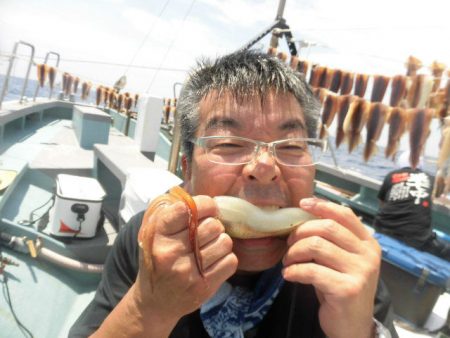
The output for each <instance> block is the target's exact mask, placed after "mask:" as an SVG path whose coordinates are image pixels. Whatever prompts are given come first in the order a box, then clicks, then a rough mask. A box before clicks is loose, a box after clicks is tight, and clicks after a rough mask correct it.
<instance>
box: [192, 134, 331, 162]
mask: <svg viewBox="0 0 450 338" xmlns="http://www.w3.org/2000/svg"><path fill="white" fill-rule="evenodd" d="M220 138H233V139H236V140H243V141H250V142H252V143H254V144H255V150H254V151H253V153H252V154H253V156H252V158H251V159H250V160H249V161H246V162H239V163H230V162H216V161H212V160H211V159H210V158H209V157H208V151H207V150H206V149H205V143H204V142H205V141H206V140H212V139H220ZM292 140H295V141H306V142H319V143H320V144H321V145H322V147H321V148H322V153H324V152H325V151H326V150H327V149H328V142H327V140H322V139H319V138H309V137H293V138H287V139H282V140H275V141H272V142H264V141H258V140H253V139H250V138H246V137H241V136H234V135H231V136H229V135H213V136H199V137H197V138H193V139H191V140H189V142H191V143H192V144H194V145H197V146H199V147H202V148H203V149H204V150H205V154H206V158H207V159H208V161H210V162H212V163H216V164H223V165H230V166H233V165H234V166H236V165H244V164H248V163H251V162H252V161H254V160H255V159H256V158H257V155H258V154H259V151H260V150H261V148H262V147H266V148H267V151H268V152H269V153H270V154H271V155H272V157H273V158H274V159H275V161H276V162H277V163H278V164H280V165H283V166H286V167H298V168H301V167H311V166H314V165H315V164H316V163H317V162H316V161H313V162H312V163H311V164H305V165H298V164H285V163H282V162H280V160H279V159H278V156H277V155H276V152H275V145H276V144H277V143H282V142H285V141H292Z"/></svg>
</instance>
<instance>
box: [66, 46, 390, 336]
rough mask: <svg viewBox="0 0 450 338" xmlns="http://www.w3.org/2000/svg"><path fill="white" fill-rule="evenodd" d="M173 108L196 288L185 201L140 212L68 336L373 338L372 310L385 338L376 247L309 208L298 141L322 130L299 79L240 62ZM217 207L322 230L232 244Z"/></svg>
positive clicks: (332, 211) (319, 207)
mask: <svg viewBox="0 0 450 338" xmlns="http://www.w3.org/2000/svg"><path fill="white" fill-rule="evenodd" d="M177 108H178V114H179V115H180V119H181V125H182V139H183V147H184V156H183V158H182V169H183V175H184V181H185V185H184V188H185V189H186V190H187V191H188V192H189V193H190V194H191V195H192V196H193V199H194V201H195V204H196V206H197V209H198V217H199V227H198V238H199V245H200V254H201V256H202V259H203V267H204V277H202V276H201V275H200V273H199V271H198V270H197V268H196V264H195V259H194V255H193V252H192V249H191V246H190V243H189V240H188V230H187V223H188V220H189V211H188V208H187V207H186V206H185V204H184V203H182V202H178V203H174V204H172V205H170V206H167V207H164V208H160V209H158V210H157V212H155V213H154V214H153V215H152V216H150V217H149V218H148V219H143V215H142V214H140V215H138V216H136V217H135V218H134V219H133V220H131V221H130V224H129V225H128V226H127V227H125V228H124V229H123V230H122V231H121V233H120V235H119V237H118V238H117V240H116V243H115V245H114V248H113V250H112V252H111V255H110V256H109V258H108V260H107V262H106V265H105V272H104V274H103V278H102V281H101V283H100V285H99V288H98V290H97V293H96V296H95V299H94V300H93V302H92V303H91V304H90V305H89V307H88V308H87V309H86V310H85V312H84V313H83V314H82V315H81V316H80V318H79V319H78V321H77V323H75V325H74V327H72V330H71V334H70V336H73V337H75V336H86V335H88V334H90V333H91V332H94V331H95V330H97V331H96V333H95V336H99V337H109V336H111V337H112V336H114V337H120V336H128V337H167V336H170V337H196V338H197V337H209V336H212V337H325V336H328V337H336V338H337V337H343V338H344V337H345V338H351V337H352V338H353V337H355V338H356V337H360V338H366V337H375V336H376V334H377V332H378V331H380V330H379V329H380V326H379V325H376V324H379V323H377V322H375V323H374V320H373V316H374V312H376V315H377V317H378V319H379V320H380V321H382V322H384V323H385V325H387V326H392V322H391V321H390V316H389V315H390V312H389V311H390V308H389V304H386V303H383V302H377V304H376V306H375V307H376V311H374V297H375V293H376V290H377V284H378V275H379V265H380V257H381V252H380V247H379V245H378V244H377V242H376V241H375V240H374V239H373V238H372V236H371V235H370V234H369V233H368V232H367V231H366V229H365V228H364V226H363V225H362V224H361V223H360V221H359V219H358V218H357V217H356V216H355V215H354V214H353V212H352V211H351V210H350V209H348V208H346V207H343V206H339V205H336V204H333V203H330V202H326V201H321V200H318V199H315V198H311V196H312V194H313V180H314V175H315V169H314V163H315V159H314V158H312V155H314V154H313V152H312V149H315V150H316V151H317V147H316V145H318V144H319V143H320V141H312V142H309V141H306V140H305V138H308V137H310V138H313V137H314V136H315V131H316V124H317V118H318V106H317V101H316V100H315V99H314V97H313V95H312V92H311V90H310V89H309V87H308V85H307V84H306V82H305V80H304V79H303V78H301V77H299V75H298V74H297V73H295V72H294V71H292V70H291V69H289V68H288V67H287V66H286V65H284V64H282V63H281V62H280V61H279V60H277V59H276V58H273V57H270V56H268V55H265V54H261V53H257V52H250V51H241V52H238V53H234V54H231V55H228V56H225V57H222V58H219V59H218V60H216V61H215V62H214V63H211V62H207V61H205V62H204V63H203V64H201V65H199V67H198V69H197V70H196V71H195V72H193V73H192V74H191V76H190V77H189V79H188V80H187V82H186V84H185V85H184V87H183V90H182V93H181V95H180V99H179V101H178V107H177ZM279 140H286V141H281V142H279ZM274 141H276V142H275V143H272V142H274ZM307 144H309V145H310V147H308V148H307V147H306V145H307ZM218 195H230V196H236V197H239V198H242V199H245V200H247V201H249V202H251V203H253V204H255V205H257V206H260V207H265V208H270V209H274V208H284V207H301V208H302V209H304V210H306V211H308V212H310V213H311V214H313V215H315V216H316V217H317V218H318V219H317V220H313V221H309V222H306V223H305V224H303V225H302V226H300V227H299V228H298V229H296V230H295V231H294V232H292V233H291V234H290V235H289V237H288V238H286V237H284V238H280V237H266V238H262V239H247V240H244V239H235V238H231V237H230V236H229V235H227V234H226V233H225V232H224V226H223V224H222V223H221V222H220V221H219V220H218V219H217V216H218V211H217V206H216V204H215V202H214V200H213V199H212V198H211V197H214V196H218ZM141 223H142V227H148V226H152V227H153V229H154V237H153V243H152V252H151V257H149V256H150V253H147V256H146V257H147V259H150V260H151V261H152V267H151V269H147V268H146V265H145V264H143V261H144V260H143V259H142V255H144V254H145V253H143V252H142V251H140V249H139V247H138V245H137V234H138V231H139V228H140V227H141ZM139 255H140V256H141V259H139V258H138V257H139ZM378 296H380V297H379V298H380V300H381V301H383V300H386V297H383V295H381V294H379V295H378ZM377 298H378V297H377ZM387 334H388V333H387ZM394 334H395V332H394Z"/></svg>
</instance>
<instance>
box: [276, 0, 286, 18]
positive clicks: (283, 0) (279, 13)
mask: <svg viewBox="0 0 450 338" xmlns="http://www.w3.org/2000/svg"><path fill="white" fill-rule="evenodd" d="M285 5H286V0H280V2H279V3H278V11H277V16H276V17H275V20H280V19H282V18H283V12H284V6H285Z"/></svg>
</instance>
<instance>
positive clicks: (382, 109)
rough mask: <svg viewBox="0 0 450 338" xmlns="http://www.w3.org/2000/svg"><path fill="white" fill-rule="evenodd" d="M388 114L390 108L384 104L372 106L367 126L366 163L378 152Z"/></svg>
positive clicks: (376, 103) (373, 104) (377, 103)
mask: <svg viewBox="0 0 450 338" xmlns="http://www.w3.org/2000/svg"><path fill="white" fill-rule="evenodd" d="M388 112H389V108H388V107H387V106H386V105H384V104H382V103H379V102H375V103H372V104H371V105H370V109H369V114H368V119H367V124H366V130H367V134H366V144H365V146H364V161H366V162H367V161H368V160H369V158H370V157H372V155H373V154H375V152H376V151H377V146H376V142H377V141H378V139H379V138H380V135H381V131H382V130H383V127H384V123H385V121H386V117H387V114H388Z"/></svg>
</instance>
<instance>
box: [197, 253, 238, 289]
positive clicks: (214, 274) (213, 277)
mask: <svg viewBox="0 0 450 338" xmlns="http://www.w3.org/2000/svg"><path fill="white" fill-rule="evenodd" d="M237 266H238V259H237V257H236V255H235V254H234V253H233V252H231V253H229V254H228V255H226V256H225V257H223V258H221V259H219V260H217V261H216V262H215V263H213V264H212V265H210V266H209V267H208V268H206V269H205V270H204V271H203V272H204V275H205V277H206V278H207V279H208V280H209V281H211V283H212V284H213V283H219V284H222V283H223V282H224V281H225V280H227V279H228V278H230V277H231V276H232V275H233V274H234V273H235V272H236V270H237Z"/></svg>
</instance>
